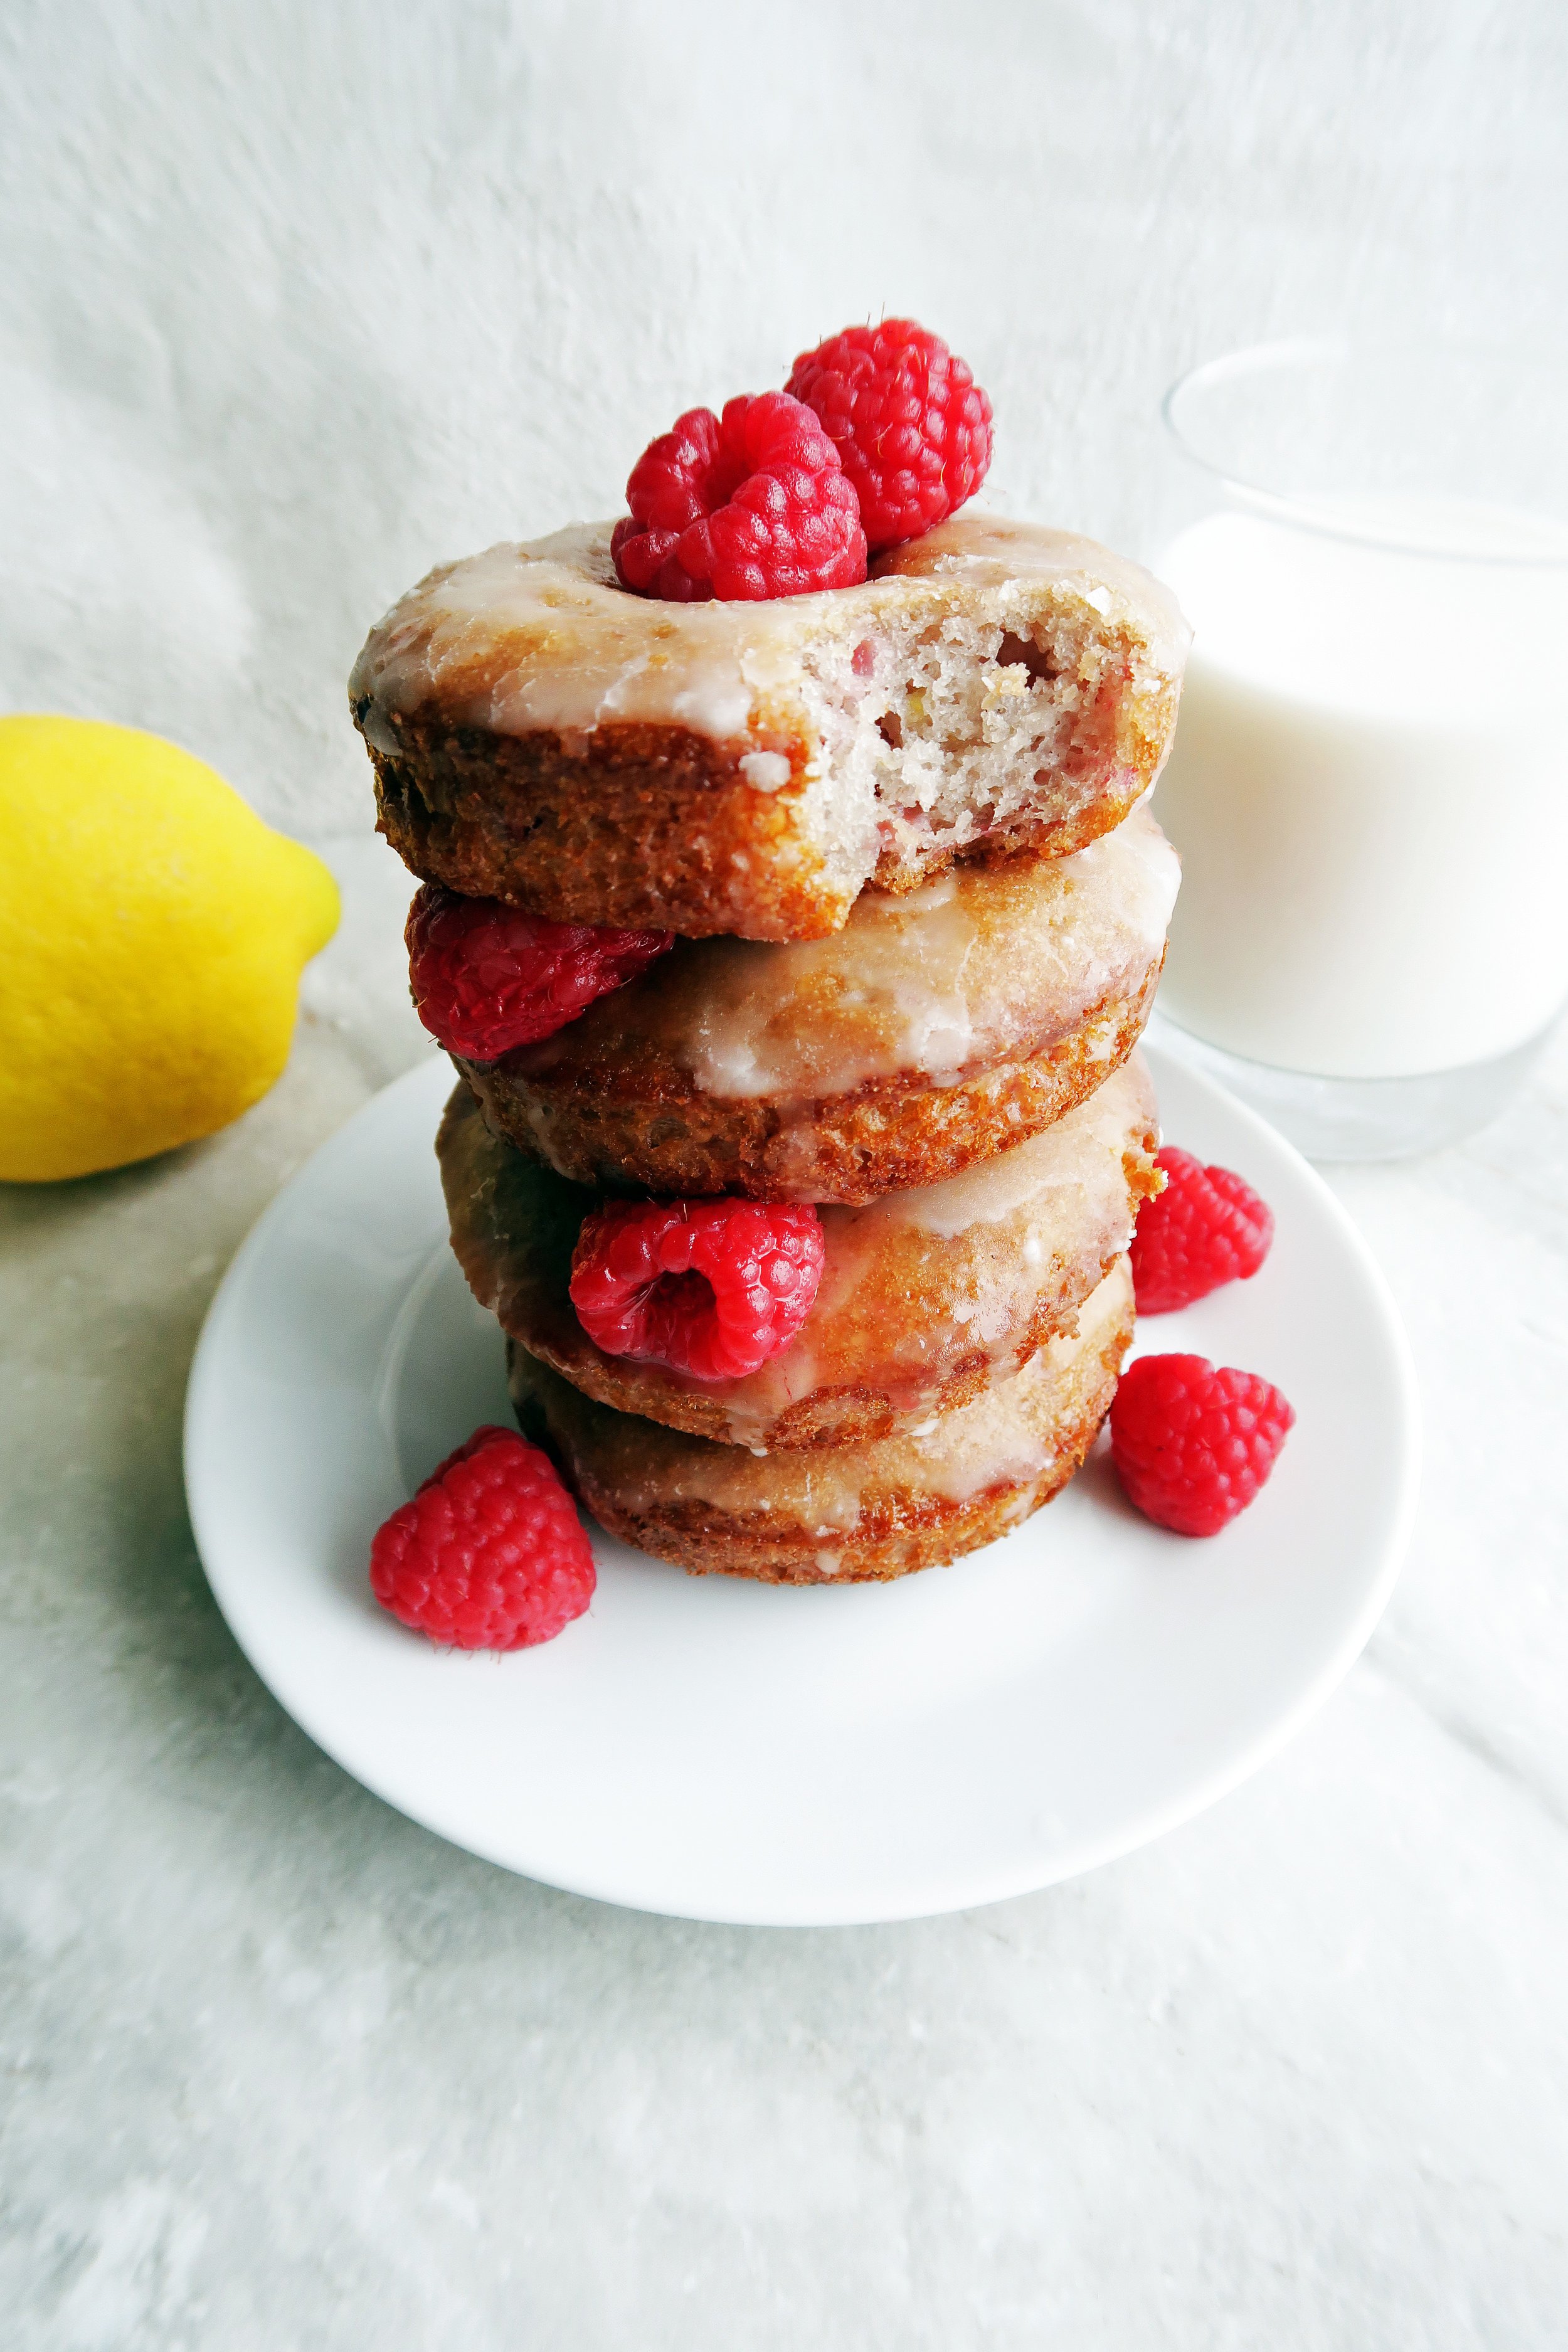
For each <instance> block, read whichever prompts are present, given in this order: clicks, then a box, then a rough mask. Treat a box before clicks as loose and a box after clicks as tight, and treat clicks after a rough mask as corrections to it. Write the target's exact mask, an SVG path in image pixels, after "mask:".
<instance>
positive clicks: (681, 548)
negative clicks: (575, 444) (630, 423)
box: [610, 392, 866, 604]
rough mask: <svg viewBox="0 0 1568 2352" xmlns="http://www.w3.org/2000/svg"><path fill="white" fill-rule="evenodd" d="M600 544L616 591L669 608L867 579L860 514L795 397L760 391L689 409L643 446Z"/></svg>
mask: <svg viewBox="0 0 1568 2352" xmlns="http://www.w3.org/2000/svg"><path fill="white" fill-rule="evenodd" d="M626 504H627V505H628V506H629V507H630V509H631V513H630V515H629V516H628V517H626V520H623V521H621V522H618V523H617V524H616V529H615V533H614V536H613V537H612V539H611V541H610V551H611V553H612V555H613V556H614V557H615V562H616V572H618V573H619V575H620V578H621V581H622V583H623V585H625V586H626V587H627V588H631V589H635V590H636V592H637V593H638V594H639V595H644V596H658V597H661V598H663V599H664V600H665V602H667V603H671V604H699V603H701V602H702V601H703V600H704V599H705V598H707V597H710V596H717V597H720V598H721V599H723V600H724V601H726V602H734V601H744V600H760V599H762V598H764V597H769V596H799V595H805V594H808V593H810V592H811V591H813V590H815V589H822V588H851V587H853V586H854V585H855V583H857V582H858V581H860V580H864V578H865V577H866V534H865V532H864V531H863V530H861V528H860V509H859V506H858V501H857V499H856V496H855V491H854V488H853V487H852V486H851V484H850V482H849V480H848V478H847V476H846V475H845V472H844V469H843V467H842V465H841V463H840V460H839V456H838V452H837V449H836V448H835V447H834V446H833V443H832V442H831V440H829V438H828V436H827V435H826V433H825V432H824V431H823V428H822V426H821V425H819V424H818V422H817V420H816V415H814V414H813V412H812V410H811V409H810V408H808V407H807V406H806V405H805V403H804V402H803V401H799V400H792V399H791V398H790V396H789V394H787V393H783V392H764V393H761V394H758V395H757V396H756V397H755V398H754V399H753V398H751V397H749V396H747V395H745V394H742V396H741V397H740V398H738V399H735V400H731V401H726V403H725V404H724V414H723V415H722V416H715V415H714V414H713V411H712V410H711V409H710V408H689V409H688V410H687V412H686V414H685V415H684V416H681V417H679V418H678V419H677V421H676V425H675V428H674V430H673V431H672V432H669V433H663V434H660V436H659V437H658V440H657V441H651V442H650V443H649V444H648V446H647V448H646V449H645V450H644V451H643V454H642V456H641V457H639V458H638V459H637V464H636V465H635V466H634V467H632V470H631V475H630V478H629V479H628V480H627V483H626Z"/></svg>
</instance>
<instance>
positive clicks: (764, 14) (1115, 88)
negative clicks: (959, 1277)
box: [0, 0, 1568, 834]
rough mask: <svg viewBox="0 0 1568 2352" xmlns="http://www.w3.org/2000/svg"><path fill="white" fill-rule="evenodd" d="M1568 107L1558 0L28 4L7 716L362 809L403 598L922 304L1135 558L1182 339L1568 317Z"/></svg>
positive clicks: (269, 809) (4, 399)
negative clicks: (27, 713)
mask: <svg viewBox="0 0 1568 2352" xmlns="http://www.w3.org/2000/svg"><path fill="white" fill-rule="evenodd" d="M1565 90H1568V8H1565V7H1564V6H1563V5H1562V0H1501V5H1499V0H1081V5H1065V0H989V4H988V0H967V5H933V4H932V0H871V5H865V0H862V5H855V0H848V5H845V0H837V5H836V0H805V5H803V0H783V4H782V5H772V6H769V5H758V0H726V5H715V0H700V5H691V0H662V5H655V0H627V5H603V0H586V5H547V4H546V0H536V4H535V5H527V0H514V4H513V5H510V6H509V5H505V0H441V5H436V0H245V4H244V5H239V0H207V5H200V0H176V5H167V0H163V5H160V0H106V4H104V0H100V5H83V0H4V5H0V194H3V202H4V213H5V236H4V240H3V246H4V250H3V257H0V268H3V272H4V276H3V280H0V420H3V430H0V449H3V450H4V452H5V481H4V488H3V489H0V501H3V504H0V567H3V574H4V576H3V579H0V705H4V704H6V703H9V704H10V705H11V706H13V707H22V708H37V707H38V706H40V705H43V706H46V707H54V708H58V709H65V710H71V711H80V712H86V713H90V714H92V715H96V716H101V717H106V718H112V719H125V720H131V721H134V722H136V723H138V724H141V725H143V726H147V727H151V728H153V729H155V730H160V731H162V732H164V733H167V734H170V735H173V736H174V737H176V738H177V739H178V740H180V741H182V742H184V743H185V744H187V745H188V746H189V747H190V748H191V749H192V750H193V751H197V752H199V753H201V754H203V755H204V756H205V757H207V758H209V759H211V760H213V761H215V762H216V764H217V765H218V766H219V767H220V768H222V769H223V770H224V771H225V772H226V773H227V774H228V775H229V776H230V777H231V778H232V780H233V781H234V782H236V783H237V784H238V785H239V786H240V787H241V788H242V789H243V790H244V791H245V792H246V793H247V795H249V796H250V797H251V798H252V799H253V800H254V801H255V803H257V805H258V807H260V808H261V810H262V811H263V813H264V814H267V815H268V816H269V817H272V818H273V819H275V820H276V821H278V822H280V823H283V824H287V825H289V827H291V828H292V829H294V830H296V831H299V832H304V833H310V834H321V833H331V832H339V831H345V830H349V829H351V828H353V827H355V826H357V825H358V824H361V823H362V822H363V813H364V810H365V807H366V805H367V768H366V763H365V761H364V760H363V753H362V752H361V751H360V750H359V747H358V745H357V742H356V741H355V740H354V739H353V737H352V736H351V735H350V734H349V732H348V730H347V729H346V727H345V725H344V720H343V701H342V680H343V677H344V675H345V674H346V671H347V668H348V666H349V663H350V660H351V659H352V657H353V653H354V652H355V650H356V649H357V647H358V645H359V643H360V641H361V638H362V637H363V634H364V631H365V628H366V626H367V625H368V624H369V622H370V621H371V620H372V619H373V618H374V616H375V615H376V614H377V613H378V612H379V611H380V610H381V609H382V608H383V607H384V605H385V604H387V603H389V602H390V601H391V599H392V597H393V596H394V595H395V593H398V592H399V591H401V590H402V589H403V588H404V587H405V586H407V585H408V584H409V583H411V582H412V581H413V580H414V579H415V578H416V576H417V575H418V574H419V573H420V572H423V571H424V570H425V569H426V567H427V566H428V565H429V564H430V563H431V562H435V561H437V559H440V558H443V557H447V556H451V555H456V554H461V553H464V552H466V551H468V550H469V549H471V548H474V547H477V546H481V545H486V544H488V543H489V541H492V540H494V539H498V538H501V537H505V536H509V535H519V534H531V533H534V532H537V531H540V530H549V529H552V528H553V527H554V526H555V525H556V524H558V523H560V522H562V521H563V520H570V519H573V518H574V517H580V516H583V515H584V514H599V513H610V512H614V511H616V509H618V507H619V505H620V495H619V494H620V491H621V488H622V486H623V484H624V482H625V479H626V473H627V471H628V469H629V467H630V466H631V463H632V461H633V460H634V458H635V457H637V454H638V453H639V452H640V450H641V449H642V447H643V446H644V444H645V443H646V442H647V440H648V439H649V438H650V437H651V436H652V435H653V434H654V433H655V432H658V431H663V430H664V429H665V428H666V427H667V426H668V425H670V424H671V423H672V422H673V420H674V418H675V416H676V415H677V414H678V413H679V410H680V409H682V408H684V407H687V406H689V405H690V404H692V403H693V402H694V401H697V400H704V401H709V402H711V403H713V404H718V403H719V402H720V401H721V400H722V399H723V398H724V397H726V396H727V395H728V394H730V393H731V392H736V391H749V390H760V389H762V388H763V386H764V385H766V384H767V383H778V382H782V380H783V376H784V373H785V371H786V370H787V368H788V365H789V362H790V360H791V359H792V357H793V355H794V353H795V352H796V350H797V349H799V348H801V347H802V346H804V345H805V344H807V343H810V342H813V341H816V340H817V339H818V338H819V337H820V336H821V335H822V334H824V333H827V332H830V331H833V330H835V329H837V327H839V326H841V325H843V324H845V323H847V321H848V320H853V319H857V318H864V317H867V316H876V315H879V314H880V313H881V312H883V311H884V310H889V311H895V312H896V311H899V310H910V311H912V312H913V313H914V314H915V315H916V316H919V317H921V318H923V319H925V320H926V321H927V322H928V323H929V324H931V325H933V326H935V327H936V328H938V329H939V331H942V332H943V333H945V334H946V335H947V336H948V338H949V340H950V341H952V343H953V344H954V346H955V347H956V348H957V349H958V350H960V351H962V352H963V353H964V354H965V355H966V356H967V357H968V358H969V359H970V361H971V362H972V363H973V366H974V368H975V370H976V373H978V375H979V377H980V379H981V381H982V382H983V383H985V384H986V385H987V387H988V388H989V389H990V391H991V392H992V394H993V396H994V400H995V402H996V408H997V415H998V426H999V431H998V454H997V458H996V463H995V467H994V473H993V477H992V488H993V490H994V495H995V497H996V499H997V502H998V503H1000V504H1003V505H1011V506H1014V507H1016V509H1020V510H1023V511H1026V512H1028V513H1031V514H1034V515H1037V516H1038V517H1040V518H1042V519H1047V520H1059V521H1064V522H1076V523H1080V524H1083V525H1087V526H1088V527H1089V529H1090V530H1094V531H1096V532H1098V533H1099V534H1100V535H1101V536H1104V537H1108V538H1110V539H1111V540H1113V541H1118V542H1120V543H1121V544H1124V545H1132V544H1134V543H1135V542H1136V541H1137V539H1138V536H1139V532H1140V526H1141V520H1142V513H1143V494H1144V481H1145V475H1146V468H1147V465H1148V461H1149V454H1150V445H1151V435H1150V419H1151V415H1152V406H1153V404H1154V402H1155V400H1156V399H1157V397H1158V394H1160V392H1161V391H1162V389H1163V386H1164V383H1166V381H1167V380H1168V379H1169V378H1170V377H1171V376H1172V374H1173V373H1175V372H1176V371H1177V370H1178V369H1179V368H1180V367H1182V366H1184V365H1186V364H1187V363H1189V362H1192V361H1194V360H1197V359H1200V358H1204V357H1206V356H1208V355H1210V354H1211V353H1212V352H1215V351H1216V350H1220V349H1224V348H1226V346H1228V345H1229V344H1231V343H1234V342H1237V341H1251V340H1254V339H1256V338H1258V337H1259V336H1262V335H1266V334H1269V333H1278V332H1288V331H1295V330H1299V329H1303V328H1319V327H1326V326H1331V325H1333V324H1336V323H1339V322H1342V321H1361V322H1363V323H1364V322H1369V321H1370V322H1375V323H1377V324H1380V325H1388V324H1397V323H1399V322H1402V321H1405V322H1412V323H1418V322H1419V323H1427V324H1431V323H1436V322H1441V323H1445V324H1449V325H1458V326H1460V327H1468V328H1475V329H1477V330H1479V331H1487V332H1496V333H1499V334H1503V335H1510V334H1519V333H1523V332H1528V331H1534V330H1536V329H1541V328H1547V329H1550V328H1552V327H1553V326H1556V325H1558V324H1559V323H1560V320H1561V313H1562V310H1563V301H1564V296H1565V291H1568V131H1565V128H1564V106H1565V99H1564V93H1565Z"/></svg>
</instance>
